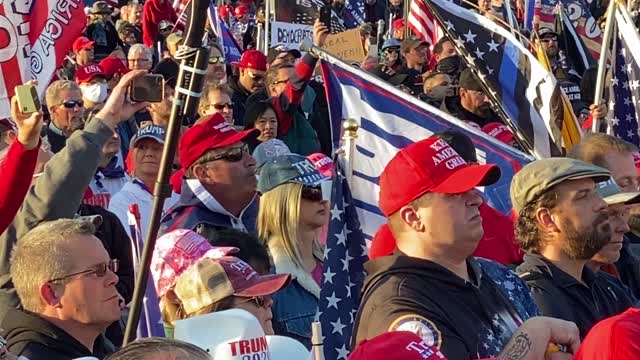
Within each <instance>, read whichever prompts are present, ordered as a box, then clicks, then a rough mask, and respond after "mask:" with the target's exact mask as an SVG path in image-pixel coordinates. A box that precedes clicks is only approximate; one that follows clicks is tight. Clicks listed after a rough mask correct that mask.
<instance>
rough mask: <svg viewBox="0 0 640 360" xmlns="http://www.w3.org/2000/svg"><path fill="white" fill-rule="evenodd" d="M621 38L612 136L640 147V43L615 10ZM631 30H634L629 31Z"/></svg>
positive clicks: (613, 81)
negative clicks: (639, 62)
mask: <svg viewBox="0 0 640 360" xmlns="http://www.w3.org/2000/svg"><path fill="white" fill-rule="evenodd" d="M616 22H617V24H618V35H617V37H615V38H614V43H615V45H614V47H613V49H614V51H615V53H613V54H611V55H612V56H611V58H612V62H611V67H612V70H613V76H612V78H611V84H610V87H609V115H608V116H607V118H608V119H611V127H612V130H613V135H615V136H617V137H619V138H621V139H623V140H626V141H628V142H630V143H633V144H636V145H639V144H640V139H639V137H638V119H639V118H640V117H638V107H640V68H639V67H638V61H639V60H640V47H639V46H640V39H639V38H638V32H637V30H635V28H634V25H633V23H629V22H628V21H627V19H625V16H624V15H622V14H621V13H620V9H618V10H616ZM630 27H631V28H630Z"/></svg>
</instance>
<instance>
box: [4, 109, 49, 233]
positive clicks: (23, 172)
mask: <svg viewBox="0 0 640 360" xmlns="http://www.w3.org/2000/svg"><path fill="white" fill-rule="evenodd" d="M11 114H12V118H13V120H14V121H15V125H16V127H17V135H16V138H15V140H13V142H12V143H11V145H9V148H8V149H7V152H6V156H5V157H4V158H3V159H1V160H0V174H2V176H0V189H4V191H0V233H2V232H4V230H5V229H6V228H7V226H9V224H10V223H11V221H13V217H14V216H15V214H16V213H17V212H18V209H19V208H20V206H21V205H22V200H24V197H25V196H26V195H27V191H28V190H29V186H31V179H32V178H33V171H34V169H35V167H36V162H37V160H38V149H39V148H40V130H41V129H42V112H34V113H31V114H23V113H21V112H20V110H19V107H18V102H17V100H16V98H15V97H14V98H13V99H11Z"/></svg>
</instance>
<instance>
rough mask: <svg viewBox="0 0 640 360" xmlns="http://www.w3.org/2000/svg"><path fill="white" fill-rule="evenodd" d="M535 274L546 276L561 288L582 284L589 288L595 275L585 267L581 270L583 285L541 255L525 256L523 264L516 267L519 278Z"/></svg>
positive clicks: (529, 254) (531, 254) (530, 254)
mask: <svg viewBox="0 0 640 360" xmlns="http://www.w3.org/2000/svg"><path fill="white" fill-rule="evenodd" d="M536 272H537V273H542V274H546V275H548V276H549V277H551V279H552V280H553V282H554V283H555V284H557V285H558V286H561V287H570V286H575V285H580V286H584V284H587V286H589V287H591V284H592V283H593V281H594V280H595V274H594V273H593V271H591V269H589V268H588V267H587V266H585V267H584V269H582V281H583V282H584V284H582V283H581V282H580V281H578V280H577V279H576V278H574V277H573V276H571V275H569V274H567V273H566V272H564V271H562V270H561V269H560V268H559V267H557V266H555V265H554V264H553V263H552V262H550V261H549V260H547V259H545V258H544V257H543V256H542V255H539V254H533V253H528V254H525V255H524V262H523V263H522V265H520V266H519V267H518V274H519V275H520V276H521V277H524V276H526V274H527V273H536Z"/></svg>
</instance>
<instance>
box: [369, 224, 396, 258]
mask: <svg viewBox="0 0 640 360" xmlns="http://www.w3.org/2000/svg"><path fill="white" fill-rule="evenodd" d="M394 251H396V238H395V237H394V236H393V233H392V232H391V229H390V228H389V224H384V225H382V226H380V229H378V231H376V234H375V235H374V236H373V240H371V248H370V249H369V259H371V260H373V259H375V258H378V257H381V256H387V255H391V254H392V253H393V252H394Z"/></svg>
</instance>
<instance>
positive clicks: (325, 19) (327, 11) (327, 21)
mask: <svg viewBox="0 0 640 360" xmlns="http://www.w3.org/2000/svg"><path fill="white" fill-rule="evenodd" d="M320 22H321V23H323V24H324V26H326V27H327V31H329V33H331V6H328V5H324V6H323V7H321V8H320Z"/></svg>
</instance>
